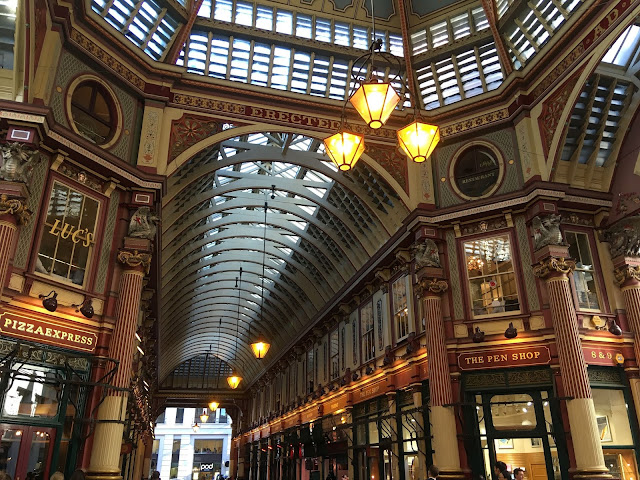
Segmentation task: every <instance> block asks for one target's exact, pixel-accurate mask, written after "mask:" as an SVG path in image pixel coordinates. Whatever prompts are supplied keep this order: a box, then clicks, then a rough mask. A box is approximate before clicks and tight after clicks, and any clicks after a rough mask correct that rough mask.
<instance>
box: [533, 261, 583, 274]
mask: <svg viewBox="0 0 640 480" xmlns="http://www.w3.org/2000/svg"><path fill="white" fill-rule="evenodd" d="M575 268H576V262H575V261H574V260H570V259H565V258H557V257H549V258H546V259H544V260H541V261H540V263H539V264H537V265H535V266H534V267H533V274H534V275H535V276H536V277H539V278H547V277H548V276H549V275H552V274H553V273H562V274H564V275H567V274H569V273H571V272H572V271H573V270H574V269H575Z"/></svg>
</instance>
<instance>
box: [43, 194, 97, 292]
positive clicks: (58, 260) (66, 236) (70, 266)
mask: <svg viewBox="0 0 640 480" xmlns="http://www.w3.org/2000/svg"><path fill="white" fill-rule="evenodd" d="M99 207H100V203H99V202H98V201H97V200H95V199H93V198H91V197H89V196H88V195H85V194H83V193H80V192H79V191H77V190H74V189H73V188H71V187H69V186H67V185H63V184H61V183H58V182H54V183H53V187H52V189H51V197H50V199H49V207H48V210H47V218H46V220H45V225H44V230H43V233H42V241H41V243H40V251H39V252H38V258H37V260H36V267H35V271H36V272H37V273H41V274H45V275H50V276H52V277H54V278H56V279H58V280H62V281H65V282H71V283H73V284H75V285H84V281H85V278H86V273H87V269H88V268H89V263H90V260H91V253H92V250H93V248H94V246H95V230H96V224H97V217H98V212H99V209H100V208H99Z"/></svg>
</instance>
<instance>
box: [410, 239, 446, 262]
mask: <svg viewBox="0 0 640 480" xmlns="http://www.w3.org/2000/svg"><path fill="white" fill-rule="evenodd" d="M413 258H414V259H415V261H416V268H422V267H438V268H439V267H440V255H439V254H438V246H437V245H436V242H434V241H433V240H431V239H430V238H427V239H426V240H424V241H423V242H422V243H418V244H417V245H414V246H413Z"/></svg>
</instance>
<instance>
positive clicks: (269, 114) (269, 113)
mask: <svg viewBox="0 0 640 480" xmlns="http://www.w3.org/2000/svg"><path fill="white" fill-rule="evenodd" d="M276 113H278V112H276V111H275V110H265V113H264V118H266V119H267V120H276Z"/></svg>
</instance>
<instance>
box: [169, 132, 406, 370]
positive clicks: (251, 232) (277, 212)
mask: <svg viewBox="0 0 640 480" xmlns="http://www.w3.org/2000/svg"><path fill="white" fill-rule="evenodd" d="M168 189H169V193H168V195H167V197H166V199H165V205H164V207H163V223H162V227H163V241H162V244H163V250H162V296H161V298H162V299H163V300H162V310H163V314H162V325H161V328H160V329H159V332H160V344H161V349H162V352H163V355H162V358H161V364H160V370H161V377H163V376H164V375H167V374H168V373H169V372H170V371H172V370H173V369H174V368H175V367H176V365H178V364H179V363H181V362H182V361H185V360H186V359H188V358H191V357H193V356H194V355H197V354H200V353H205V352H206V350H207V348H209V345H210V343H211V339H212V338H217V336H218V328H219V322H220V320H222V326H221V330H222V334H221V336H220V347H219V349H217V351H216V355H218V356H219V357H220V358H221V359H222V360H223V361H225V362H227V363H229V364H230V365H232V366H234V367H236V368H238V369H240V370H241V371H242V372H243V374H244V375H245V377H249V378H253V377H255V376H257V375H258V374H259V373H260V369H261V368H262V367H261V366H260V364H259V363H258V362H257V361H256V360H255V359H254V358H253V355H252V354H251V352H250V349H249V346H248V345H249V343H250V334H251V332H253V335H256V334H257V333H262V334H264V335H266V336H267V338H269V340H270V341H271V343H272V344H273V347H274V348H275V349H276V350H279V349H283V348H285V347H286V346H287V345H288V344H289V342H291V341H292V340H293V339H295V338H296V337H297V336H298V335H299V334H300V333H301V332H302V331H304V330H305V329H306V328H307V327H309V326H310V325H311V322H312V321H313V320H314V319H315V316H316V315H317V314H318V312H320V311H321V310H323V309H324V307H325V306H326V305H327V304H330V302H331V301H332V300H333V299H334V297H335V296H336V294H337V293H338V292H339V290H340V289H341V288H342V287H343V286H344V285H345V284H346V283H347V282H348V281H349V280H350V279H351V278H352V277H353V276H354V275H355V274H356V273H357V272H358V270H359V269H360V268H362V266H363V265H364V264H365V263H366V262H367V261H368V259H369V258H370V257H371V256H373V255H374V253H375V252H376V251H377V250H378V249H379V248H380V247H381V246H382V245H383V244H384V243H385V242H386V241H387V240H388V239H389V238H390V236H391V235H392V234H393V233H395V232H396V231H397V229H398V228H399V227H400V225H401V221H402V219H404V218H405V217H406V215H407V214H408V209H407V208H406V206H405V205H404V204H403V202H402V201H401V200H400V198H399V197H398V195H397V194H396V192H395V191H394V190H393V188H392V187H391V186H390V185H389V184H388V183H387V182H386V181H385V180H384V179H383V178H382V177H381V176H380V175H379V174H378V173H377V172H376V171H375V169H373V168H372V167H370V166H368V165H367V164H366V163H365V162H364V161H360V162H359V163H358V164H357V166H356V169H355V170H354V171H353V172H351V173H350V174H347V175H345V174H342V173H339V172H338V171H337V169H336V167H335V166H334V165H333V164H332V163H331V162H329V161H327V157H326V156H324V155H323V147H322V142H320V141H319V140H317V139H312V138H309V137H305V136H301V135H294V134H281V133H260V134H250V135H244V136H240V137H236V138H232V139H229V140H225V141H223V142H221V143H219V144H217V145H215V146H213V147H210V148H208V149H206V150H204V151H202V152H200V153H199V154H198V155H196V156H195V157H193V158H192V159H191V160H190V161H188V162H187V163H185V164H184V165H183V166H182V167H181V168H180V169H179V170H178V171H177V172H176V173H175V174H174V175H173V176H172V177H171V178H170V180H169V187H168ZM265 202H266V203H267V212H266V214H267V215H266V224H265V211H264V205H265ZM265 225H266V230H265ZM263 238H264V242H263ZM263 258H264V260H265V264H264V265H265V273H264V276H263V274H262V262H263ZM240 268H242V274H240ZM263 285H264V287H263ZM263 288H264V290H263ZM263 298H264V305H263V302H262V300H263ZM250 329H251V332H250ZM236 338H237V339H238V350H237V352H236Z"/></svg>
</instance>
